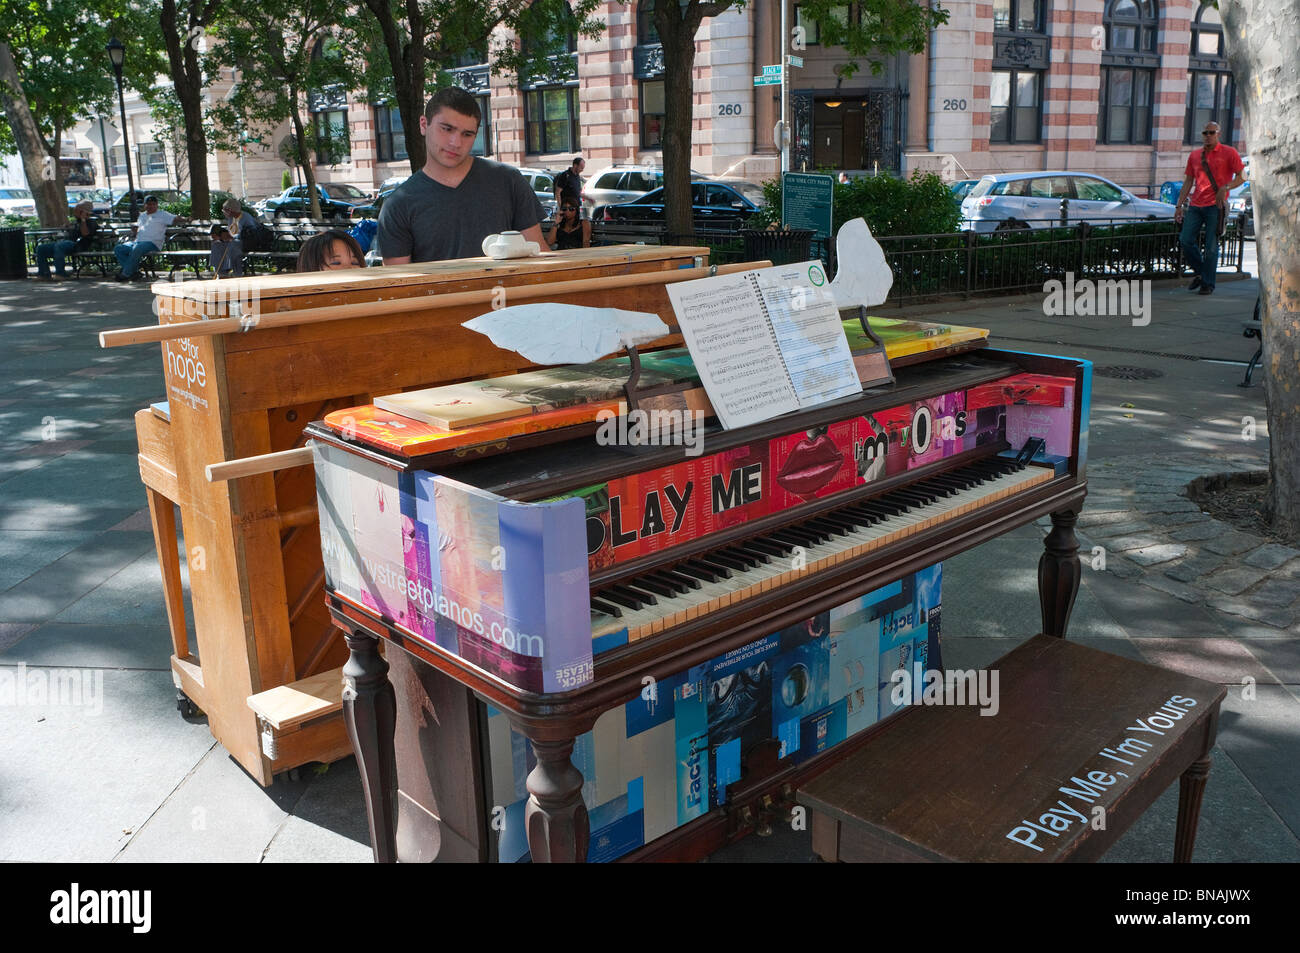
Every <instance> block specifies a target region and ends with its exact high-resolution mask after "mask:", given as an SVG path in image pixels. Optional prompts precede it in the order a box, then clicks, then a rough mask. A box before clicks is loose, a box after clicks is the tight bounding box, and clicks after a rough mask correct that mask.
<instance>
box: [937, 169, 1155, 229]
mask: <svg viewBox="0 0 1300 953" xmlns="http://www.w3.org/2000/svg"><path fill="white" fill-rule="evenodd" d="M1062 199H1065V200H1067V204H1066V207H1065V221H1064V223H1062V220H1061V201H1062ZM961 215H962V223H961V227H962V229H963V230H965V231H976V232H994V231H1006V230H1007V229H1014V228H1051V227H1053V226H1056V225H1061V224H1067V225H1077V224H1079V223H1080V222H1083V221H1108V220H1110V219H1116V220H1118V219H1133V220H1137V221H1142V220H1147V221H1150V220H1153V219H1172V218H1173V217H1174V207H1173V206H1172V205H1169V204H1167V203H1165V202H1152V201H1149V200H1148V199H1140V198H1138V197H1137V196H1135V195H1133V194H1132V193H1131V192H1126V191H1125V190H1124V189H1121V188H1120V187H1119V186H1118V185H1116V184H1115V183H1114V182H1112V181H1110V180H1109V179H1103V178H1102V177H1101V176H1099V175H1089V174H1082V173H1077V172H1012V173H1007V174H1003V175H986V176H984V178H982V179H980V180H979V182H978V183H976V185H975V187H974V188H973V189H971V190H970V194H969V195H967V196H966V198H965V199H963V200H962V203H961Z"/></svg>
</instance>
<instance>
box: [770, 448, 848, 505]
mask: <svg viewBox="0 0 1300 953" xmlns="http://www.w3.org/2000/svg"><path fill="white" fill-rule="evenodd" d="M843 462H844V455H843V454H842V453H841V452H840V449H839V447H837V446H835V441H834V440H832V439H831V438H830V436H829V435H827V434H825V433H823V434H822V435H821V436H819V437H817V438H816V439H805V440H800V441H799V443H798V444H796V445H795V448H794V449H793V450H791V451H790V456H789V457H787V458H786V461H785V465H784V466H783V467H781V472H780V473H778V474H777V475H776V482H777V484H778V485H779V486H780V487H781V488H782V489H783V490H786V491H787V492H789V493H793V494H795V495H796V496H802V497H803V498H804V499H811V498H812V496H813V494H815V493H816V492H817V491H818V490H820V489H821V488H822V487H824V486H825V485H826V484H827V483H830V482H831V480H832V479H834V477H835V474H836V473H837V472H838V471H839V469H840V464H842V463H843Z"/></svg>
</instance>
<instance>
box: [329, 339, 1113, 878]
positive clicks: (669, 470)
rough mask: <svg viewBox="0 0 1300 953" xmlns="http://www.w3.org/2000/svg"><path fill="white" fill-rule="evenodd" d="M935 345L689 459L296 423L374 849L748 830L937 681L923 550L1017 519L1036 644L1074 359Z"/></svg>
mask: <svg viewBox="0 0 1300 953" xmlns="http://www.w3.org/2000/svg"><path fill="white" fill-rule="evenodd" d="M878 324H879V325H880V326H884V325H888V324H889V322H879V323H878ZM935 330H941V331H942V333H941V334H939V335H937V336H936V338H935V340H934V341H933V343H932V344H924V345H921V346H917V347H908V346H906V345H907V343H908V342H909V341H910V342H912V343H913V344H915V342H916V340H917V339H918V338H917V335H916V334H915V333H914V334H912V335H910V336H909V335H906V334H904V335H901V336H899V337H898V339H897V340H896V341H894V342H893V344H892V353H891V354H890V356H891V359H892V364H893V369H894V380H893V381H892V382H889V383H884V384H876V385H873V386H868V387H866V388H865V389H864V390H863V391H862V392H861V393H860V394H856V395H854V396H850V397H845V398H842V399H839V400H835V401H832V402H830V403H824V404H821V405H819V406H816V407H812V408H809V409H806V410H801V411H798V412H797V413H792V414H785V415H784V416H780V417H777V418H775V419H771V420H767V421H764V422H761V423H757V424H753V425H749V426H743V427H738V428H734V429H730V430H724V429H722V428H721V427H719V426H718V425H717V424H716V423H715V424H710V425H708V427H707V428H706V429H705V431H704V433H703V439H702V442H701V443H700V444H699V445H698V446H687V445H682V444H678V445H658V446H656V445H653V444H651V445H646V444H645V443H644V442H641V443H640V444H639V445H638V446H634V447H629V446H627V445H625V443H626V442H621V441H612V442H611V441H610V440H608V439H606V440H602V439H600V434H599V433H598V432H597V431H596V429H595V427H594V426H593V425H592V421H590V420H588V421H587V422H586V424H584V423H583V422H582V421H579V420H576V419H568V420H567V421H566V422H565V423H564V424H563V425H559V424H557V425H556V426H539V427H538V428H537V429H534V430H531V431H529V430H526V429H525V428H520V427H518V426H514V425H502V424H500V423H485V424H483V425H482V426H481V427H478V428H474V427H470V428H467V429H464V430H460V431H452V432H448V431H447V430H446V429H445V428H438V427H432V426H426V425H424V424H421V423H419V422H417V421H414V420H411V419H408V418H404V417H401V416H400V415H395V414H394V413H392V412H389V411H386V410H384V409H382V408H376V407H375V406H373V405H365V406H358V407H354V408H345V409H340V410H338V411H335V412H333V413H331V414H328V415H326V416H325V417H324V418H323V419H321V420H320V421H318V422H316V423H314V424H312V425H311V426H310V427H308V429H307V434H308V436H309V437H310V438H311V446H312V452H313V454H314V458H315V466H316V478H317V497H318V501H319V505H320V519H321V538H322V549H323V552H324V565H325V576H326V587H327V593H328V595H327V602H328V606H329V611H330V613H331V616H332V618H333V620H334V622H335V624H336V625H337V626H338V627H339V628H340V629H342V630H343V632H344V634H345V638H346V641H347V645H348V648H349V653H350V655H349V660H348V662H347V664H346V665H345V667H344V676H345V679H346V688H345V692H344V713H345V719H346V720H347V721H348V724H349V729H350V733H351V737H352V740H353V745H354V749H355V751H356V754H357V757H358V761H359V764H360V767H361V771H362V777H363V783H364V790H365V795H366V802H367V809H368V812H369V819H370V824H371V834H372V843H373V846H374V851H375V856H376V859H378V860H397V859H400V860H404V861H415V860H430V859H456V860H500V861H514V860H520V859H524V858H531V859H532V860H534V861H559V860H580V859H587V860H614V859H634V860H646V859H688V858H698V857H701V856H704V855H706V854H708V853H710V852H712V851H713V850H715V849H717V848H718V847H720V846H722V845H723V844H725V843H727V842H728V841H730V840H732V839H734V838H737V837H740V836H744V835H745V834H747V833H749V832H752V831H754V830H762V829H764V828H768V827H770V826H771V825H772V824H773V823H775V822H777V821H778V820H780V819H781V818H783V817H785V816H787V815H788V813H789V810H790V808H791V806H792V794H793V791H794V790H795V788H797V786H798V785H799V784H800V783H801V782H802V781H803V780H805V779H806V778H809V777H811V776H813V775H814V774H816V773H817V772H819V771H821V770H824V769H825V768H826V767H827V766H828V765H829V764H831V763H833V762H835V761H837V760H838V759H841V758H844V757H846V756H848V755H850V754H851V753H852V752H853V751H854V750H855V749H856V747H857V746H859V745H861V744H862V743H863V742H865V741H866V740H867V739H869V738H870V737H871V735H872V733H873V730H874V728H875V726H877V725H879V724H880V723H881V721H882V720H883V719H884V718H887V717H888V716H889V715H890V714H891V713H893V712H894V711H895V710H896V709H897V707H898V702H897V695H896V694H895V692H894V691H892V689H894V688H896V687H897V685H898V684H899V680H900V679H899V676H898V672H900V671H901V672H904V673H905V674H904V675H903V676H902V678H904V679H909V678H911V677H912V675H911V673H913V672H915V673H916V676H917V677H918V678H919V677H920V673H921V672H922V671H923V670H925V669H926V668H927V667H934V668H938V667H940V663H939V653H940V650H941V643H940V639H939V628H940V616H939V595H938V591H939V585H940V578H941V574H940V568H939V567H940V564H941V562H942V560H944V559H946V558H948V557H949V556H952V555H954V554H957V553H960V552H963V551H965V550H967V549H970V548H971V547H974V546H977V545H979V544H980V543H982V542H984V541H986V540H989V539H992V538H994V537H997V536H999V535H1001V534H1003V533H1006V532H1008V531H1010V530H1011V529H1014V528H1015V527H1018V526H1021V525H1024V524H1026V523H1028V522H1031V521H1033V520H1035V519H1037V518H1039V517H1041V516H1043V515H1044V514H1050V515H1051V520H1052V526H1053V528H1052V530H1051V532H1050V533H1049V535H1048V536H1047V539H1046V542H1045V551H1044V553H1043V555H1042V558H1041V561H1040V567H1039V584H1040V601H1041V606H1042V616H1043V624H1042V631H1044V632H1045V633H1048V634H1054V635H1062V634H1064V631H1065V628H1066V624H1067V621H1068V617H1069V614H1070V610H1071V607H1072V605H1073V601H1074V597H1075V594H1076V592H1077V587H1078V583H1079V566H1078V560H1077V558H1076V550H1077V542H1076V540H1075V537H1074V533H1073V526H1074V522H1075V519H1076V516H1077V513H1078V511H1079V509H1080V507H1081V505H1082V501H1083V498H1084V496H1085V493H1086V482H1085V465H1086V459H1087V420H1088V403H1089V394H1090V388H1091V379H1090V366H1089V364H1088V363H1087V362H1085V361H1080V360H1075V359H1071V358H1065V357H1053V356H1048V355H1039V354H1027V353H1020V352H1015V351H1009V350H1002V349H997V348H993V347H988V346H986V345H987V341H986V340H985V337H984V335H983V333H982V332H974V333H973V334H972V333H962V329H952V328H943V329H935ZM845 331H846V334H847V335H848V337H849V338H850V340H852V339H853V336H854V328H853V325H852V322H851V321H846V323H845ZM919 334H920V336H921V337H922V338H924V337H926V336H927V332H926V331H924V330H922V331H920V332H919ZM886 343H887V347H888V346H889V345H890V342H889V340H888V338H887V339H886ZM652 357H654V358H655V359H654V360H648V361H647V362H646V363H647V365H648V368H649V371H650V376H651V377H652V378H653V377H654V374H655V373H656V371H657V372H658V373H659V374H660V375H661V377H660V378H659V380H660V382H661V383H664V384H666V385H668V386H669V387H671V386H672V385H681V384H683V382H684V383H685V384H686V385H687V386H689V385H690V384H692V383H698V381H695V380H694V379H693V378H692V377H691V369H690V357H689V355H686V354H685V352H664V351H660V352H657V353H656V354H655V355H653V356H652ZM621 360H623V361H625V362H627V363H625V364H624V365H619V367H621V369H622V370H623V371H625V372H626V371H627V370H628V369H629V365H630V361H631V358H630V356H629V358H624V359H621ZM615 363H616V362H615ZM491 383H492V384H494V385H499V387H498V390H500V389H503V388H506V387H508V386H509V384H510V382H509V381H508V380H505V379H503V380H502V381H500V382H491ZM629 387H630V385H629ZM594 396H599V397H604V398H609V397H611V396H615V395H612V394H609V393H604V394H600V395H594ZM629 403H632V404H634V394H633V392H632V391H631V390H630V389H629V390H628V392H627V401H626V402H624V403H623V404H622V405H621V409H622V410H624V411H626V409H627V407H628V405H629ZM586 406H587V407H588V408H589V409H590V408H593V407H603V405H602V404H601V402H600V400H594V401H593V402H592V403H589V404H588V405H586ZM541 410H542V412H541V414H540V416H541V417H545V416H546V414H547V413H552V414H560V413H563V411H562V410H560V409H558V408H557V409H546V408H541ZM601 416H602V418H603V419H604V420H605V421H608V420H609V419H610V418H611V416H612V415H611V413H605V414H602V415H601ZM503 426H505V429H502V427H503ZM701 450H702V452H698V451H701ZM381 645H382V646H384V651H382V652H381Z"/></svg>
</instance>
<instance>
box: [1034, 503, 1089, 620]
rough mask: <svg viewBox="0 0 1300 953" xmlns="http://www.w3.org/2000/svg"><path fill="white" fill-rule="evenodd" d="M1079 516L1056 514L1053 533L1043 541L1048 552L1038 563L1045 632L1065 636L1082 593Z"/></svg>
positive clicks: (1053, 518) (1066, 511)
mask: <svg viewBox="0 0 1300 953" xmlns="http://www.w3.org/2000/svg"><path fill="white" fill-rule="evenodd" d="M1078 518H1079V514H1078V513H1076V512H1074V511H1073V510H1060V511H1058V512H1056V513H1053V514H1052V531H1051V532H1050V533H1048V534H1047V539H1045V540H1044V541H1043V546H1044V547H1045V550H1046V551H1045V552H1044V553H1043V555H1042V556H1041V557H1040V558H1039V560H1038V599H1039V602H1040V603H1041V604H1042V609H1043V632H1044V634H1046V635H1054V636H1056V637H1057V638H1064V637H1065V628H1066V626H1067V625H1069V623H1070V612H1071V610H1073V609H1074V599H1075V597H1076V596H1077V595H1078V594H1079V577H1080V575H1081V573H1082V570H1081V568H1080V566H1079V540H1078V537H1076V536H1075V535H1074V524H1075V521H1076V520H1078Z"/></svg>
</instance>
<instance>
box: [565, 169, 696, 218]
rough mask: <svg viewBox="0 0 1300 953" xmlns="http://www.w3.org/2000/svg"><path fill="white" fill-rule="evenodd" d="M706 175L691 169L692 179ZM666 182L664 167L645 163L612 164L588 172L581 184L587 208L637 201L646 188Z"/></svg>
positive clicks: (645, 191) (646, 190)
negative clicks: (659, 167)
mask: <svg viewBox="0 0 1300 953" xmlns="http://www.w3.org/2000/svg"><path fill="white" fill-rule="evenodd" d="M703 178H705V176H704V175H701V174H700V173H699V172H696V171H695V170H694V169H692V170H691V179H692V180H696V179H703ZM663 184H664V170H663V169H657V168H654V167H652V166H644V165H611V166H608V167H606V168H604V169H600V170H599V171H597V172H593V173H592V174H591V175H589V176H587V178H586V181H585V182H584V183H583V186H582V204H583V205H584V206H585V207H586V208H593V207H595V206H597V205H617V204H619V203H620V202H635V201H636V200H637V199H639V198H641V197H642V196H643V195H645V194H646V193H647V192H652V191H654V190H655V189H657V188H660V187H661V186H662V185H663Z"/></svg>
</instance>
